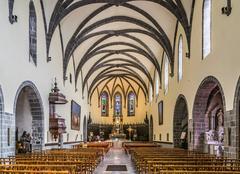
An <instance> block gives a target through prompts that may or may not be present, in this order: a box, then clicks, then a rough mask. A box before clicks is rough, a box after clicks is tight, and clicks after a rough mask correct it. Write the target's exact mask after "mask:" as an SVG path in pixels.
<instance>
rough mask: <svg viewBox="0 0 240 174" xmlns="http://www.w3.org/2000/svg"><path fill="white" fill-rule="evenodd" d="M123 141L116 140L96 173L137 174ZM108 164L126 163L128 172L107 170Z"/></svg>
mask: <svg viewBox="0 0 240 174" xmlns="http://www.w3.org/2000/svg"><path fill="white" fill-rule="evenodd" d="M120 143H121V142H120V141H119V142H114V146H113V147H112V148H111V149H110V150H109V151H108V153H107V154H106V155H105V158H104V160H103V161H102V162H101V163H100V164H99V165H98V167H97V168H96V170H95V171H94V174H135V173H136V172H135V169H134V166H133V164H132V161H131V157H130V156H128V155H127V154H125V151H124V150H123V148H121V145H119V144H120ZM107 165H126V166H127V170H128V171H127V172H125V171H124V172H123V171H122V172H120V171H114V172H111V171H106V168H107Z"/></svg>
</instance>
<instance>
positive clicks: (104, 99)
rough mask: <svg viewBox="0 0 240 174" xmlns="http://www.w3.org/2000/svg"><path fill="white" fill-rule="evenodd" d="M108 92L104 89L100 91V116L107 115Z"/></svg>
mask: <svg viewBox="0 0 240 174" xmlns="http://www.w3.org/2000/svg"><path fill="white" fill-rule="evenodd" d="M108 103H109V102H108V93H107V92H106V91H104V92H102V95H101V115H102V116H108V108H109V104H108Z"/></svg>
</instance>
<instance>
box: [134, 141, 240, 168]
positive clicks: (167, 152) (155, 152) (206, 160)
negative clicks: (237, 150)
mask: <svg viewBox="0 0 240 174" xmlns="http://www.w3.org/2000/svg"><path fill="white" fill-rule="evenodd" d="M139 146H140V145H139ZM130 151H131V157H132V160H133V162H134V163H135V165H136V169H137V171H138V172H139V173H161V172H165V171H166V172H167V171H170V173H171V172H172V173H173V171H176V170H177V171H190V172H191V171H198V170H201V171H208V173H212V171H223V172H224V171H225V172H227V173H229V171H230V172H240V161H239V160H235V159H227V158H216V156H214V155H209V154H205V153H200V152H197V151H194V152H192V151H186V150H182V149H173V148H159V147H151V148H149V147H137V148H130ZM190 172H189V173H190Z"/></svg>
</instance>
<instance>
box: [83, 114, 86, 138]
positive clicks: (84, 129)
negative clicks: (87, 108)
mask: <svg viewBox="0 0 240 174" xmlns="http://www.w3.org/2000/svg"><path fill="white" fill-rule="evenodd" d="M83 141H84V142H86V141H87V118H86V115H84V119H83Z"/></svg>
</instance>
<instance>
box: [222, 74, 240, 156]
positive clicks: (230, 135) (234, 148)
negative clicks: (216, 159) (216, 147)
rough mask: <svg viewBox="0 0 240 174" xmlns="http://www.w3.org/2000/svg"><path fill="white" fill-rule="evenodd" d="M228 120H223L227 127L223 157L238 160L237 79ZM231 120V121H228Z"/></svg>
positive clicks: (239, 91)
mask: <svg viewBox="0 0 240 174" xmlns="http://www.w3.org/2000/svg"><path fill="white" fill-rule="evenodd" d="M227 114H228V117H229V119H228V118H226V120H224V121H225V122H226V124H227V126H228V128H227V131H228V132H227V136H226V137H227V140H228V141H227V147H226V151H225V152H226V153H225V155H226V156H227V157H232V158H238V159H239V158H240V138H239V135H240V126H239V123H240V78H239V79H238V82H237V86H236V90H235V96H234V103H233V112H231V111H230V112H227ZM230 118H231V119H230Z"/></svg>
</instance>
